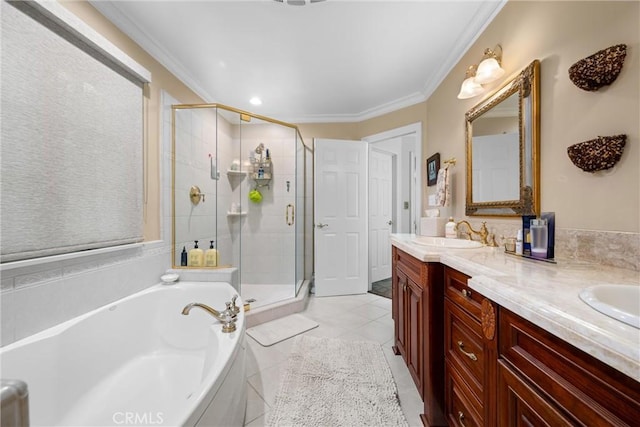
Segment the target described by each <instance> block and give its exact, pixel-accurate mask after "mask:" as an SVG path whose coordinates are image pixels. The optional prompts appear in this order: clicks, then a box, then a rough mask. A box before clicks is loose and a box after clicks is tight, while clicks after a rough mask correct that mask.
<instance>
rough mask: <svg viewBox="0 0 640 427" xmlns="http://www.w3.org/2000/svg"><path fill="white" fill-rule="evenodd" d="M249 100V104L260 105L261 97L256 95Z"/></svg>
mask: <svg viewBox="0 0 640 427" xmlns="http://www.w3.org/2000/svg"><path fill="white" fill-rule="evenodd" d="M249 102H250V103H251V105H261V104H262V99H260V98H258V97H257V96H254V97H253V98H251V99H250V100H249Z"/></svg>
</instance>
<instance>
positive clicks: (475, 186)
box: [465, 60, 540, 216]
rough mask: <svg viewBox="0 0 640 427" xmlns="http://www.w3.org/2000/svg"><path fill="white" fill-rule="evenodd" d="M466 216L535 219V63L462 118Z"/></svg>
mask: <svg viewBox="0 0 640 427" xmlns="http://www.w3.org/2000/svg"><path fill="white" fill-rule="evenodd" d="M465 120H466V156H467V173H466V178H467V189H466V209H465V212H466V214H467V215H476V216H521V215H537V214H539V213H540V155H539V153H540V61H538V60H535V61H533V62H532V63H531V64H529V65H528V66H527V67H526V68H525V69H524V70H522V71H521V72H520V74H518V75H517V76H516V77H515V78H514V79H513V80H511V81H509V82H507V83H505V84H504V85H503V86H502V87H501V88H500V89H498V90H497V91H496V92H495V93H494V94H493V95H491V96H490V97H488V98H487V99H485V100H484V101H482V102H481V103H479V104H478V105H476V106H475V107H473V108H472V109H471V110H469V111H468V112H467V113H466V115H465Z"/></svg>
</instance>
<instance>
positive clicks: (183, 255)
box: [180, 246, 188, 267]
mask: <svg viewBox="0 0 640 427" xmlns="http://www.w3.org/2000/svg"><path fill="white" fill-rule="evenodd" d="M187 256H188V255H187V247H186V246H183V247H182V253H181V254H180V265H181V266H182V267H186V266H187Z"/></svg>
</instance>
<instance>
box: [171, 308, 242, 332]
mask: <svg viewBox="0 0 640 427" xmlns="http://www.w3.org/2000/svg"><path fill="white" fill-rule="evenodd" d="M226 305H227V307H226V308H225V309H224V310H223V311H218V310H215V309H213V308H211V307H209V306H208V305H206V304H202V303H199V302H192V303H190V304H187V305H186V306H185V307H184V308H183V309H182V314H183V315H185V316H186V315H188V314H189V312H190V311H191V309H192V308H193V307H199V308H201V309H203V310H204V311H206V312H207V313H209V314H210V315H212V316H213V317H214V318H215V319H216V320H218V321H219V322H220V323H222V332H225V333H229V332H233V331H235V330H236V320H237V319H238V315H237V314H236V313H235V312H234V311H233V308H231V302H230V301H228V302H227V303H226Z"/></svg>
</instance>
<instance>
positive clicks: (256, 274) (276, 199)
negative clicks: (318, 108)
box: [235, 124, 303, 286]
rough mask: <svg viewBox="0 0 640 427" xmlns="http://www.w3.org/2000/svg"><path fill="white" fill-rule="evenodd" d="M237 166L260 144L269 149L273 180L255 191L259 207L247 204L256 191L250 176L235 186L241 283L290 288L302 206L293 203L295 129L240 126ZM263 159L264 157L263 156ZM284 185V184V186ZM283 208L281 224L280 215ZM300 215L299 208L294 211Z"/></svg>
mask: <svg viewBox="0 0 640 427" xmlns="http://www.w3.org/2000/svg"><path fill="white" fill-rule="evenodd" d="M240 131H241V133H242V135H241V140H236V142H235V143H236V144H240V141H241V147H242V154H241V158H240V159H239V160H240V162H241V163H242V165H243V166H242V167H243V168H246V166H245V165H246V163H247V162H248V160H249V153H250V151H252V150H255V148H256V147H257V146H258V145H259V144H260V143H262V144H264V146H265V149H269V153H270V155H271V161H272V165H273V166H272V170H273V179H272V181H271V183H270V184H269V186H268V187H260V188H258V191H260V193H261V194H262V201H261V202H260V203H253V202H251V201H249V198H248V194H249V191H251V190H253V189H254V188H255V187H256V183H255V182H254V180H253V179H251V177H250V176H247V178H246V179H245V180H244V181H243V182H242V185H241V186H240V193H241V194H240V200H241V204H242V208H243V210H246V211H247V216H246V217H243V218H241V219H240V221H242V240H241V256H242V268H241V277H242V283H246V284H280V285H288V284H291V285H292V286H293V284H294V283H295V278H296V277H295V262H296V240H295V239H296V235H295V226H294V225H293V224H295V221H298V220H299V221H302V220H303V217H302V215H301V216H300V217H299V219H298V218H296V217H295V210H296V209H298V206H303V205H302V204H300V201H298V200H296V189H297V185H303V184H302V183H300V184H297V183H296V140H295V130H294V129H292V128H287V127H283V126H279V125H275V124H252V125H244V124H243V125H241V128H240ZM263 155H264V154H263ZM287 183H288V185H287ZM287 205H291V206H292V207H290V208H289V222H290V223H292V225H288V224H287V218H286V213H287V212H286V211H287ZM299 213H300V214H302V209H299Z"/></svg>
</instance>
